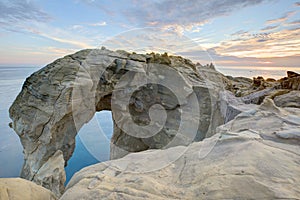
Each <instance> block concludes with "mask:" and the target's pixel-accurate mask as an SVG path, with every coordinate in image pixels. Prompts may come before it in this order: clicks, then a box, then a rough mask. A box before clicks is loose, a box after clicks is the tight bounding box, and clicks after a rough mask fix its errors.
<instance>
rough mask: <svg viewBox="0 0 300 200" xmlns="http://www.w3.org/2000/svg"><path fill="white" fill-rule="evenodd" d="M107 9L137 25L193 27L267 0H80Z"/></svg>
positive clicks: (181, 29)
mask: <svg viewBox="0 0 300 200" xmlns="http://www.w3.org/2000/svg"><path fill="white" fill-rule="evenodd" d="M81 1H83V2H85V3H88V4H90V5H94V6H96V7H98V8H100V9H101V10H102V11H105V12H107V13H110V17H119V18H122V19H123V18H124V17H125V20H126V21H128V22H130V23H131V24H133V25H135V26H137V27H147V26H154V27H165V28H172V29H173V30H176V31H183V30H193V29H192V28H193V27H197V26H201V25H203V24H205V23H207V22H208V21H210V20H212V19H214V18H216V17H220V16H224V15H228V14H230V13H231V12H234V11H236V10H240V9H242V8H244V7H248V6H253V5H257V4H259V3H262V2H265V1H270V0H209V1H208V0H182V1H180V0H155V1H149V0H122V1H121V2H120V3H119V4H121V5H122V6H120V5H119V4H114V3H110V5H112V6H110V7H107V6H106V7H105V6H104V4H105V3H104V2H103V1H100V0H98V1H97V0H95V1H91V0H81Z"/></svg>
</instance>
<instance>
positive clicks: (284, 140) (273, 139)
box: [218, 98, 300, 153]
mask: <svg viewBox="0 0 300 200" xmlns="http://www.w3.org/2000/svg"><path fill="white" fill-rule="evenodd" d="M297 129H298V130H300V109H297V108H280V107H277V106H276V105H275V104H274V102H273V100H272V99H270V98H266V99H265V100H264V102H263V103H262V104H261V105H260V106H259V108H258V109H255V110H249V111H246V112H243V113H241V114H240V115H238V116H237V117H236V118H235V119H234V120H233V121H230V122H228V123H227V124H225V125H223V126H220V127H219V128H218V132H220V133H231V132H246V133H247V132H249V133H253V134H257V135H259V136H260V137H262V138H263V139H264V142H265V143H271V144H272V146H278V147H279V146H280V147H281V148H284V149H285V148H287V147H288V148H289V150H290V151H293V152H295V153H296V152H299V151H300V146H299V144H300V143H299V141H298V140H299V138H298V137H294V138H293V137H281V136H280V135H281V133H282V132H290V131H292V130H297ZM295 134H298V133H295ZM283 135H284V134H283ZM287 135H289V134H287ZM286 144H289V145H286Z"/></svg>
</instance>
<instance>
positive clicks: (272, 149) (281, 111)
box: [61, 98, 300, 200]
mask: <svg viewBox="0 0 300 200" xmlns="http://www.w3.org/2000/svg"><path fill="white" fill-rule="evenodd" d="M299 116H300V110H299V109H295V108H294V109H292V108H279V107H276V106H275V105H274V103H273V101H272V100H271V99H269V98H267V99H265V100H264V102H263V103H262V105H261V106H259V107H256V108H254V109H251V110H247V111H245V112H242V113H241V114H239V115H238V116H237V117H236V118H235V119H233V120H232V121H230V122H229V123H227V124H225V125H223V126H221V127H219V128H218V133H217V134H216V135H214V136H212V137H211V138H208V139H204V140H203V141H201V142H195V143H193V144H191V145H189V146H187V147H185V146H177V147H172V148H169V149H166V150H148V151H145V152H140V153H136V154H129V155H127V156H125V157H124V158H121V159H118V160H112V161H108V162H105V163H100V164H96V165H93V166H90V167H87V168H84V169H82V170H81V171H80V172H78V173H77V174H76V175H75V176H74V177H73V178H72V180H71V181H70V183H69V184H68V186H67V190H66V192H65V193H64V195H63V196H62V198H61V200H72V199H87V200H88V199H91V200H92V199H102V198H105V199H128V200H129V199H130V200H132V199H133V200H135V199H136V200H138V199H161V200H162V199H212V200H214V199H299V197H300V188H299V187H298V186H299V184H300V176H299V175H300V163H299V160H300V155H299V152H300V146H299V141H300V137H299V136H300V132H299V130H300V117H299ZM177 155H180V156H179V159H177V160H173V158H174V157H176V156H177Z"/></svg>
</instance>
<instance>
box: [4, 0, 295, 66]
mask: <svg viewBox="0 0 300 200" xmlns="http://www.w3.org/2000/svg"><path fill="white" fill-rule="evenodd" d="M299 11H300V1H297V0H209V1H208V0H152V1H149V0H118V1H117V0H115V1H113V0H0V44H1V45H0V65H5V66H44V65H46V64H48V63H51V62H52V61H54V60H55V59H57V58H59V57H63V56H64V55H67V54H71V53H74V52H76V51H78V50H81V49H86V48H99V47H101V46H106V47H107V48H109V49H113V50H115V49H124V50H128V51H135V52H141V53H144V52H149V51H159V52H165V51H166V52H169V53H171V54H176V55H182V56H186V57H188V58H190V59H192V60H193V61H195V62H200V63H201V64H206V63H209V62H213V63H214V64H215V65H217V66H218V67H234V66H237V67H243V66H245V67H249V66H251V67H258V68H267V67H270V68H276V67H278V68H288V67H290V68H291V67H293V68H297V67H300V66H299V63H300V62H299V61H300V12H299Z"/></svg>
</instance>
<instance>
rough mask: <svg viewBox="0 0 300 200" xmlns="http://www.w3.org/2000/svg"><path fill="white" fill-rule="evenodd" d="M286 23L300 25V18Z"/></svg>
mask: <svg viewBox="0 0 300 200" xmlns="http://www.w3.org/2000/svg"><path fill="white" fill-rule="evenodd" d="M286 25H290V26H295V25H300V20H295V21H292V22H288V23H286Z"/></svg>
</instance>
